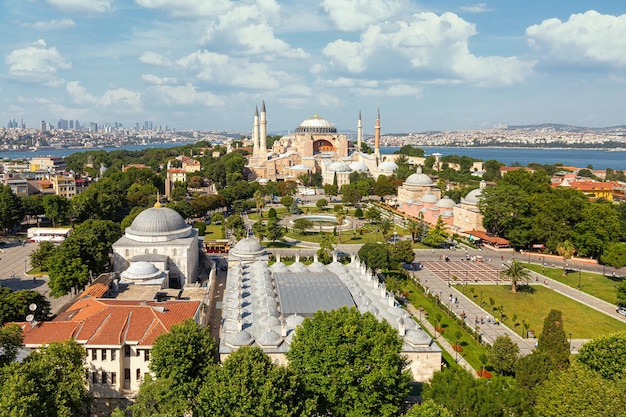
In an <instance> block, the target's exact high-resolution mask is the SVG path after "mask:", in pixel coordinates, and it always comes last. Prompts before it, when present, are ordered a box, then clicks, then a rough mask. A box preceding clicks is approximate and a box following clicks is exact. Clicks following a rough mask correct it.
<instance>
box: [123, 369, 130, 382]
mask: <svg viewBox="0 0 626 417" xmlns="http://www.w3.org/2000/svg"><path fill="white" fill-rule="evenodd" d="M124 380H125V381H130V368H124Z"/></svg>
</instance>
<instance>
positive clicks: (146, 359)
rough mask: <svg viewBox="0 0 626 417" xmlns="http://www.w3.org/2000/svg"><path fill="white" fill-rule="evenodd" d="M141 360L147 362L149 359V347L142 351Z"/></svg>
mask: <svg viewBox="0 0 626 417" xmlns="http://www.w3.org/2000/svg"><path fill="white" fill-rule="evenodd" d="M143 360H144V361H146V362H148V361H149V360H150V349H146V350H144V351H143Z"/></svg>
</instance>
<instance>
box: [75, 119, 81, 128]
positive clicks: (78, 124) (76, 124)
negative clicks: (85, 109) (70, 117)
mask: <svg viewBox="0 0 626 417" xmlns="http://www.w3.org/2000/svg"><path fill="white" fill-rule="evenodd" d="M74 129H76V130H80V123H78V120H75V121H74Z"/></svg>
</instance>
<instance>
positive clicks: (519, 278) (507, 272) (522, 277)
mask: <svg viewBox="0 0 626 417" xmlns="http://www.w3.org/2000/svg"><path fill="white" fill-rule="evenodd" d="M502 275H504V276H505V277H506V278H508V279H510V280H511V292H513V293H515V292H517V286H518V285H519V284H520V283H524V284H528V282H529V281H530V272H528V270H527V269H526V268H524V265H523V264H522V263H521V262H520V261H513V262H511V263H510V264H509V265H508V266H506V267H505V268H504V269H503V270H502Z"/></svg>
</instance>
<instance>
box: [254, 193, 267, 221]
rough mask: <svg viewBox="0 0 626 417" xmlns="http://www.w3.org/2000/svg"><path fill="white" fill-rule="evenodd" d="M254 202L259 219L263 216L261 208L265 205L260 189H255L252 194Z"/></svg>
mask: <svg viewBox="0 0 626 417" xmlns="http://www.w3.org/2000/svg"><path fill="white" fill-rule="evenodd" d="M253 198H254V204H255V205H256V212H257V213H258V214H259V220H260V219H262V218H263V212H262V211H261V209H262V208H263V206H265V196H264V195H263V193H262V192H261V190H256V191H255V192H254V195H253Z"/></svg>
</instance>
